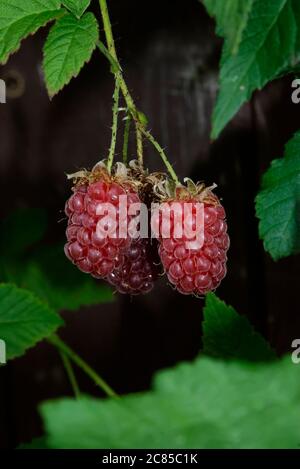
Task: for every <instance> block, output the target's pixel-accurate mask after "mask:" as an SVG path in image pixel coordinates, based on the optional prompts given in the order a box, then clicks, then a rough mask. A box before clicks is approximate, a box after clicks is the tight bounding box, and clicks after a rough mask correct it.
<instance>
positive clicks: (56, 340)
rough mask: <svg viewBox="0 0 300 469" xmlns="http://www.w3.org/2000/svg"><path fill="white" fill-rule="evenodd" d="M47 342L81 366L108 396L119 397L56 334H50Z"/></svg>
mask: <svg viewBox="0 0 300 469" xmlns="http://www.w3.org/2000/svg"><path fill="white" fill-rule="evenodd" d="M48 342H50V344H52V345H54V347H56V348H57V349H58V350H59V351H60V352H62V353H64V354H65V355H66V356H67V357H68V358H70V360H71V361H72V362H74V363H75V364H76V365H77V366H79V368H81V369H82V370H83V371H84V372H85V373H86V374H87V375H88V376H89V377H90V378H91V379H92V381H94V383H95V384H96V385H97V386H99V388H100V389H102V391H104V392H105V394H106V395H107V396H109V397H119V396H118V395H117V394H116V392H115V391H114V390H113V389H112V388H111V387H110V386H109V385H108V384H107V383H106V382H105V381H104V379H103V378H101V376H99V375H98V373H97V372H96V371H95V370H93V368H91V367H90V365H88V364H87V363H86V362H85V361H84V360H83V359H82V358H81V357H80V356H79V355H77V353H75V352H74V351H73V350H72V349H71V348H70V347H69V346H68V345H67V344H65V342H63V341H62V340H61V339H60V338H59V337H58V336H57V335H55V334H54V335H52V336H51V337H49V338H48Z"/></svg>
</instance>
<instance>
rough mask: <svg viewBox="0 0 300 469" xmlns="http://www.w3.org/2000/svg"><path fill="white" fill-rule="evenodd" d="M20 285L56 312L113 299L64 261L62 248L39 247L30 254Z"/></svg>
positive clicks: (110, 293)
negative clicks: (33, 253)
mask: <svg viewBox="0 0 300 469" xmlns="http://www.w3.org/2000/svg"><path fill="white" fill-rule="evenodd" d="M20 286H22V287H23V288H26V289H28V290H31V291H32V292H34V293H35V294H36V295H37V296H39V297H40V298H42V299H43V300H44V301H47V302H48V304H49V305H50V306H51V307H52V308H54V309H56V310H57V311H61V310H64V309H66V310H77V309H79V308H80V307H81V306H88V305H96V304H99V303H108V302H111V301H112V300H113V294H112V290H111V288H109V287H108V286H106V285H104V284H102V283H100V282H96V281H95V280H94V279H92V278H91V277H90V276H88V275H86V274H83V273H82V272H80V271H79V270H78V269H77V267H75V266H74V265H73V264H71V262H70V261H69V260H68V259H67V258H66V256H65V254H64V251H63V246H62V245H58V246H49V247H47V248H42V249H40V250H38V251H37V252H36V253H35V255H32V256H31V258H30V260H29V261H28V262H27V263H26V265H24V267H23V270H22V278H21V280H20Z"/></svg>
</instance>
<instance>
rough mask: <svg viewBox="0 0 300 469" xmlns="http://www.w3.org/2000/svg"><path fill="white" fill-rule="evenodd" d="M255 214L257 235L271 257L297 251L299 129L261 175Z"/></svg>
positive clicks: (299, 243) (299, 229)
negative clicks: (279, 155)
mask: <svg viewBox="0 0 300 469" xmlns="http://www.w3.org/2000/svg"><path fill="white" fill-rule="evenodd" d="M256 215H257V217H258V218H259V219H260V222H259V235H260V238H261V239H263V241H264V247H265V250H266V251H268V252H269V253H270V254H271V256H272V257H273V259H274V260H278V259H280V258H282V257H286V256H289V255H291V254H297V253H299V252H300V132H297V133H296V134H295V135H294V137H293V138H292V139H291V140H290V141H289V142H288V144H287V145H286V148H285V155H284V158H281V159H278V160H274V161H272V163H271V167H270V168H269V169H268V171H267V172H266V173H265V174H264V176H263V180H262V190H261V192H260V193H259V194H258V195H257V197H256Z"/></svg>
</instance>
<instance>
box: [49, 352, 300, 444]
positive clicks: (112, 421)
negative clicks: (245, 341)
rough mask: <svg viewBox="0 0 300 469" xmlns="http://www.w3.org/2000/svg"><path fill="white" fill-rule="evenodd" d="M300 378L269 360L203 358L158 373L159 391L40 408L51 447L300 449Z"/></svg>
mask: <svg viewBox="0 0 300 469" xmlns="http://www.w3.org/2000/svg"><path fill="white" fill-rule="evenodd" d="M299 395H300V376H299V371H298V369H297V367H296V366H295V365H294V364H292V362H291V359H290V357H288V358H286V359H285V360H281V361H275V362H271V363H269V364H257V363H256V364H251V363H247V362H244V363H243V362H241V363H235V362H228V363H223V362H220V361H216V360H213V359H210V358H200V359H198V360H196V361H195V362H194V363H192V364H181V365H179V366H177V367H176V368H174V369H172V370H168V371H164V372H161V373H159V374H158V377H157V378H156V380H155V389H154V391H151V392H147V393H144V394H140V395H130V396H125V397H122V399H107V400H105V401H101V400H96V399H92V398H82V399H81V400H79V401H75V400H73V399H61V400H58V401H52V402H48V403H46V404H43V406H42V407H41V413H42V416H43V419H44V426H45V428H46V431H47V435H48V438H47V445H48V446H49V447H50V448H111V449H114V448H120V449H121V448H170V447H171V448H297V447H299V442H300V426H299V419H300V406H299Z"/></svg>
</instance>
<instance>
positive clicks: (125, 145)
mask: <svg viewBox="0 0 300 469" xmlns="http://www.w3.org/2000/svg"><path fill="white" fill-rule="evenodd" d="M130 124H131V117H130V116H129V115H128V116H127V117H126V120H125V127H124V140H123V163H124V164H126V163H127V161H128V143H129V131H130Z"/></svg>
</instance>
